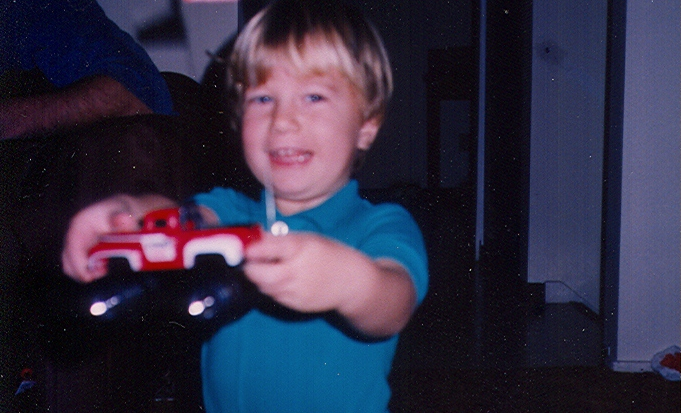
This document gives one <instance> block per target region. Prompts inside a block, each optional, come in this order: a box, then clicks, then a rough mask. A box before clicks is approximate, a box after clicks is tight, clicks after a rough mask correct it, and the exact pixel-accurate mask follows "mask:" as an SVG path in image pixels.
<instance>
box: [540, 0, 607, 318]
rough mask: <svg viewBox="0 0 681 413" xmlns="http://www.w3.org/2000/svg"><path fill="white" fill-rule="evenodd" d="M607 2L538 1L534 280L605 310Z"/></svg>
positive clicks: (559, 298) (555, 294)
mask: <svg viewBox="0 0 681 413" xmlns="http://www.w3.org/2000/svg"><path fill="white" fill-rule="evenodd" d="M606 22H607V2H603V1H596V2H594V1H589V0H556V1H551V2H548V1H535V2H534V3H533V26H532V37H533V55H532V108H531V142H530V204H529V218H528V219H529V229H528V270H527V271H528V274H527V279H528V282H531V283H546V284H545V291H546V301H547V302H570V301H576V302H582V303H583V304H585V305H587V306H588V307H589V308H591V309H592V310H593V311H595V312H599V302H600V243H601V197H602V186H601V179H602V176H603V170H602V165H603V122H604V96H605V62H606V41H605V40H606Z"/></svg>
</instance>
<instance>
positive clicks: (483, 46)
mask: <svg viewBox="0 0 681 413" xmlns="http://www.w3.org/2000/svg"><path fill="white" fill-rule="evenodd" d="M479 1H480V33H479V34H480V44H479V47H480V52H479V59H478V61H479V63H478V66H479V73H478V76H479V78H478V173H477V196H476V208H475V211H476V212H475V260H476V261H479V260H480V247H481V246H482V245H484V243H485V233H484V230H485V88H486V86H485V76H486V67H485V54H486V51H487V0H479Z"/></svg>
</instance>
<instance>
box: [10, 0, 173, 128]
mask: <svg viewBox="0 0 681 413" xmlns="http://www.w3.org/2000/svg"><path fill="white" fill-rule="evenodd" d="M32 69H40V71H41V72H42V73H43V74H44V75H45V77H46V78H47V79H48V80H49V81H50V82H51V83H52V84H53V85H54V86H56V87H57V88H63V87H65V86H68V85H70V84H72V83H74V82H76V81H78V80H80V79H83V78H85V77H88V76H93V75H106V76H110V77H111V78H113V79H115V80H117V81H118V82H119V83H121V84H122V85H124V86H125V87H126V88H127V89H128V90H129V91H130V92H132V93H133V94H134V95H135V96H137V97H138V98H139V99H140V100H141V101H142V102H144V103H145V104H146V105H147V106H148V107H149V108H150V109H151V110H153V111H154V112H155V113H160V114H166V115H169V114H172V113H173V106H172V100H171V96H170V91H169V90H168V86H167V85H166V83H165V80H164V79H163V77H162V76H161V74H160V73H159V71H158V69H157V68H156V66H155V65H154V63H153V62H152V61H151V58H150V57H149V56H148V55H147V53H146V52H145V51H144V49H142V47H141V46H140V45H138V44H137V43H136V42H135V41H134V40H133V38H132V37H130V35H128V34H127V33H126V32H124V31H122V30H121V29H120V28H119V27H118V26H117V25H116V24H115V23H114V22H113V21H111V20H110V19H109V18H107V17H106V15H105V14H104V11H103V10H102V8H101V7H100V6H99V5H98V4H97V2H96V1H94V0H63V1H57V0H51V1H43V0H18V1H10V0H0V74H2V73H5V72H8V71H27V70H32Z"/></svg>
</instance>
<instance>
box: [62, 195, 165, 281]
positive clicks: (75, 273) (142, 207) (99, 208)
mask: <svg viewBox="0 0 681 413" xmlns="http://www.w3.org/2000/svg"><path fill="white" fill-rule="evenodd" d="M174 205H175V203H174V202H173V201H170V200H168V199H167V198H164V197H162V196H159V195H145V196H140V197H132V196H128V195H116V196H112V197H110V198H107V199H105V200H103V201H100V202H97V203H95V204H92V205H90V206H88V207H87V208H84V209H82V210H80V211H79V212H78V213H77V214H76V215H74V216H73V218H71V222H70V223H69V227H68V229H67V231H66V236H65V237H64V248H63V250H62V255H61V261H62V271H63V272H64V274H66V275H67V276H69V277H70V278H72V279H74V280H76V281H78V282H82V283H88V282H92V281H95V280H97V279H99V278H102V277H104V276H105V275H106V269H100V270H94V269H91V268H88V265H87V262H88V252H89V251H90V249H91V248H92V247H94V246H95V244H97V242H98V241H99V237H100V236H101V235H104V234H107V233H110V232H124V231H137V230H139V229H140V224H139V220H140V219H141V217H143V216H144V214H145V213H146V212H147V211H150V210H152V209H156V208H163V207H171V206H174Z"/></svg>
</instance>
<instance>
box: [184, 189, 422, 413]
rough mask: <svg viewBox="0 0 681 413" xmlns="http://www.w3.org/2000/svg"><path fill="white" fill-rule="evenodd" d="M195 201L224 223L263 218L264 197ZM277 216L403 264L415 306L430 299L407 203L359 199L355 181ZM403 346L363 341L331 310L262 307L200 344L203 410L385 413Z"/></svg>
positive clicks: (221, 195)
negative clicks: (394, 364)
mask: <svg viewBox="0 0 681 413" xmlns="http://www.w3.org/2000/svg"><path fill="white" fill-rule="evenodd" d="M263 198H264V197H263ZM195 201H196V202H197V203H198V204H200V205H204V206H206V207H209V208H211V209H212V210H213V211H215V212H216V213H217V215H218V217H219V218H220V219H221V221H222V222H221V224H223V225H235V224H244V223H253V222H258V223H261V224H264V223H265V222H266V210H265V202H264V200H261V201H260V202H256V201H253V200H252V199H250V198H248V197H246V196H244V195H242V194H239V193H238V192H236V191H233V190H231V189H224V188H216V189H214V190H212V191H211V192H210V193H207V194H201V195H197V196H196V197H195ZM277 219H278V220H280V221H284V222H286V223H287V224H288V226H289V229H290V230H292V231H312V232H316V233H320V234H322V235H324V236H327V237H330V238H334V239H336V240H338V241H340V242H343V243H345V244H347V245H349V246H352V247H354V248H356V249H358V250H360V251H362V252H363V253H365V254H367V255H368V256H370V257H373V258H379V257H381V258H390V259H393V260H395V261H397V262H400V263H401V264H402V265H403V266H404V267H405V268H406V269H407V270H408V271H409V274H410V275H411V277H412V280H413V281H414V286H415V288H416V292H417V297H418V302H421V301H422V300H423V298H424V297H425V294H426V290H427V287H428V269H427V258H426V251H425V247H424V242H423V238H422V236H421V233H420V231H419V228H418V226H417V225H416V223H415V222H414V220H413V218H412V217H411V216H410V215H409V213H408V212H407V211H406V210H405V209H404V208H402V207H401V206H398V205H395V204H381V205H372V204H370V203H369V202H368V201H366V200H363V199H362V198H360V196H359V194H358V185H357V182H355V181H351V182H350V183H349V184H348V185H346V186H345V187H344V188H343V189H341V190H340V191H339V192H338V193H336V194H335V195H334V196H333V197H332V198H330V199H329V200H327V201H326V202H325V203H323V204H322V205H319V206H317V207H315V208H313V209H311V210H307V211H304V212H301V213H299V214H295V215H291V216H277ZM336 321H337V320H336ZM396 345H397V336H393V337H389V338H387V339H385V340H379V341H375V340H374V341H371V340H367V339H363V338H361V337H356V336H355V335H354V334H353V333H352V332H349V331H347V330H345V329H343V328H338V325H337V324H336V323H335V322H334V317H333V316H329V315H328V314H325V315H316V314H313V315H309V314H300V313H296V312H293V311H291V310H287V309H284V308H283V307H277V305H276V304H272V305H270V306H269V307H268V306H265V307H263V308H257V309H255V310H252V311H250V312H249V313H248V314H246V315H245V316H244V317H242V318H241V319H239V320H237V321H236V322H234V323H231V324H229V325H227V326H225V327H223V328H222V329H221V330H219V331H218V333H217V334H216V335H215V336H213V337H212V338H211V339H210V340H209V341H208V342H206V343H205V344H204V346H203V352H202V378H203V389H204V390H203V393H204V403H205V408H206V411H207V412H209V413H210V412H212V413H216V412H277V411H278V412H359V411H361V412H386V411H387V406H388V401H389V399H390V388H389V386H388V382H387V376H388V373H389V372H390V366H391V363H392V359H393V356H394V354H395V348H396Z"/></svg>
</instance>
